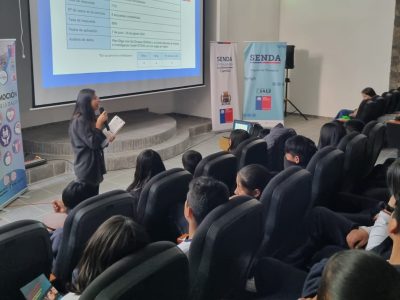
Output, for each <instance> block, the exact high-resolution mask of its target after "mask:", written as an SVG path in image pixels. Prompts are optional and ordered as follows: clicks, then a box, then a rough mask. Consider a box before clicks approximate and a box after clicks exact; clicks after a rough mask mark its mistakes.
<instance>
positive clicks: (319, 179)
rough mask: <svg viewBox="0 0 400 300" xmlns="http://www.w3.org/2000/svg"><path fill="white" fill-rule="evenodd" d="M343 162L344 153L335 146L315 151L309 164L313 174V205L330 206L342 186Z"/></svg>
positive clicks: (308, 167)
mask: <svg viewBox="0 0 400 300" xmlns="http://www.w3.org/2000/svg"><path fill="white" fill-rule="evenodd" d="M343 163H344V153H343V152H342V151H341V150H338V149H336V148H335V147H333V146H328V147H324V148H322V149H321V150H319V151H318V152H317V153H315V155H314V156H313V158H312V159H311V161H310V162H309V163H308V166H307V171H309V172H310V173H311V175H312V176H313V181H312V190H311V199H312V203H313V204H312V206H329V204H330V203H331V201H332V199H333V198H334V197H335V195H336V193H337V192H338V190H339V188H340V186H341V182H342V176H343Z"/></svg>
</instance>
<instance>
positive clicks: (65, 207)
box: [50, 181, 94, 257]
mask: <svg viewBox="0 0 400 300" xmlns="http://www.w3.org/2000/svg"><path fill="white" fill-rule="evenodd" d="M93 196H94V194H93V189H92V187H90V186H89V187H88V186H87V185H86V184H84V183H82V182H77V181H72V182H70V183H69V184H68V185H67V186H66V187H65V189H64V190H63V192H62V197H61V198H62V200H55V201H53V208H54V211H55V212H57V213H65V214H68V212H69V211H70V210H71V209H73V208H74V207H75V206H77V205H78V204H79V203H81V202H82V201H84V200H86V199H89V198H91V197H93ZM62 237H63V228H62V227H61V228H56V229H55V230H54V231H53V232H52V233H51V235H50V240H51V248H52V250H53V256H54V257H56V256H57V253H58V250H59V248H60V246H61V241H62Z"/></svg>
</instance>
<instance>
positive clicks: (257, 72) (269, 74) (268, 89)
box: [243, 42, 286, 127]
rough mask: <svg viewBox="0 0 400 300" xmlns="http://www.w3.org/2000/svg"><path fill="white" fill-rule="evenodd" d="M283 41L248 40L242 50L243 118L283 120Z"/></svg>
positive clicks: (264, 122) (270, 121) (267, 122)
mask: <svg viewBox="0 0 400 300" xmlns="http://www.w3.org/2000/svg"><path fill="white" fill-rule="evenodd" d="M285 62H286V43H283V42H250V43H249V45H248V46H247V47H246V49H245V51H244V102H243V119H244V120H246V121H250V122H258V123H260V124H261V125H262V126H264V127H273V126H275V125H277V124H278V123H282V124H283V122H284V92H283V88H284V79H285Z"/></svg>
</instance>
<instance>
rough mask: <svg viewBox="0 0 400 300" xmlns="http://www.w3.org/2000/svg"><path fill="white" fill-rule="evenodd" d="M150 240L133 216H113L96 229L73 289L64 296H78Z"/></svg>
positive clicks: (78, 267)
mask: <svg viewBox="0 0 400 300" xmlns="http://www.w3.org/2000/svg"><path fill="white" fill-rule="evenodd" d="M148 243H149V238H148V236H147V233H146V232H145V230H144V228H143V227H142V226H141V225H139V224H137V223H136V222H135V221H133V220H132V219H130V218H127V217H124V216H114V217H111V218H110V219H108V220H107V221H105V222H104V223H103V224H102V225H100V227H99V228H98V229H97V230H96V231H95V233H94V234H93V235H92V237H91V238H90V240H89V241H88V243H87V246H86V248H85V250H84V251H83V254H82V257H81V259H80V261H79V263H78V266H77V268H76V271H74V275H76V276H75V277H74V284H73V286H72V287H71V289H70V290H71V293H69V294H67V295H65V296H64V297H63V299H65V300H72V299H79V297H80V296H79V295H81V294H82V293H83V292H84V291H85V289H86V288H87V287H88V286H89V285H90V283H92V281H93V280H95V279H96V277H97V276H99V275H100V274H101V273H102V272H104V271H105V270H106V269H107V268H108V267H110V266H111V265H112V264H114V263H115V262H117V261H118V260H120V259H122V258H124V257H125V256H128V255H130V254H133V253H135V252H136V251H138V250H140V249H142V248H144V247H145V246H146V245H147V244H148Z"/></svg>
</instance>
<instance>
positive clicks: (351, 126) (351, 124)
mask: <svg viewBox="0 0 400 300" xmlns="http://www.w3.org/2000/svg"><path fill="white" fill-rule="evenodd" d="M364 126H365V123H364V122H363V121H361V120H358V119H354V120H348V121H347V122H346V123H344V128H345V129H346V133H347V134H349V133H352V132H359V133H361V132H362V131H363V129H364Z"/></svg>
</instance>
